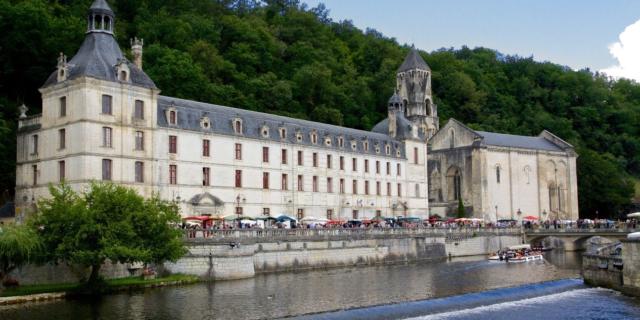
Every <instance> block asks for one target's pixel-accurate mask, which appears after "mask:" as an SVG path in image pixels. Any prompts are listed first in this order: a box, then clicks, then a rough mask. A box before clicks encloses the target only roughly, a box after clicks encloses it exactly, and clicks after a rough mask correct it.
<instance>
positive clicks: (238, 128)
mask: <svg viewBox="0 0 640 320" xmlns="http://www.w3.org/2000/svg"><path fill="white" fill-rule="evenodd" d="M233 130H234V131H235V133H236V134H242V121H241V120H240V119H236V120H234V121H233Z"/></svg>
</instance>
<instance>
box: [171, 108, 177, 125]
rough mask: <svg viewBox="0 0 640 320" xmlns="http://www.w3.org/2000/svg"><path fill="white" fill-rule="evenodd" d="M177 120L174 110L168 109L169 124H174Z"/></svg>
mask: <svg viewBox="0 0 640 320" xmlns="http://www.w3.org/2000/svg"><path fill="white" fill-rule="evenodd" d="M177 120H178V118H177V115H176V111H173V110H171V111H169V124H176V121H177Z"/></svg>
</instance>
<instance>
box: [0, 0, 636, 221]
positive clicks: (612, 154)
mask: <svg viewBox="0 0 640 320" xmlns="http://www.w3.org/2000/svg"><path fill="white" fill-rule="evenodd" d="M90 2H91V0H84V1H71V2H70V1H62V2H59V1H45V0H33V1H10V0H0V31H2V32H0V48H2V50H0V65H2V67H3V69H2V70H3V74H2V75H3V76H2V77H0V105H2V109H0V118H2V119H3V120H4V121H2V122H0V148H5V149H4V150H0V151H4V152H5V154H14V153H15V150H14V149H15V147H14V146H15V130H16V129H15V125H13V124H14V123H15V116H16V107H17V106H18V105H19V104H20V103H22V102H23V101H24V102H26V103H27V105H28V106H29V107H31V108H32V109H37V106H38V105H40V96H39V93H38V92H37V88H38V87H39V86H40V85H41V84H42V83H43V82H44V80H45V79H46V78H47V77H48V76H49V74H50V73H51V72H52V71H53V70H54V68H55V63H56V57H57V54H58V52H61V51H62V52H65V53H66V54H67V55H72V54H73V53H74V52H75V51H76V50H77V48H78V46H79V45H80V43H81V41H82V37H83V35H84V30H85V25H84V15H85V13H86V9H87V7H88V6H89V4H90ZM110 4H111V6H112V7H113V9H114V11H115V12H116V15H117V20H116V35H117V38H118V41H119V43H120V44H121V47H122V48H123V49H124V48H127V47H128V43H129V39H130V38H132V37H133V36H138V37H142V38H144V39H145V43H147V46H146V47H145V54H144V60H145V62H144V67H145V71H146V72H147V73H148V74H149V75H150V76H151V78H152V79H153V80H154V81H155V82H156V84H157V86H158V87H159V88H160V89H161V90H162V93H163V94H165V95H169V96H177V97H183V98H189V99H195V100H200V101H207V102H213V103H216V104H222V105H228V106H233V107H239V108H245V109H250V110H257V111H265V112H271V113H276V114H280V115H286V116H292V117H298V118H304V119H310V120H315V121H322V122H328V123H333V124H342V125H345V126H347V127H352V128H359V129H365V130H369V129H371V127H372V126H373V125H375V124H376V123H377V122H378V121H380V120H381V119H383V118H384V117H385V116H386V102H387V99H388V98H389V96H391V94H392V93H393V88H394V85H395V83H394V82H395V71H396V68H397V67H398V65H399V64H400V63H401V61H402V59H403V58H404V56H405V54H406V53H407V51H408V49H409V48H408V47H406V46H400V45H399V44H398V43H397V42H396V40H395V39H392V38H387V37H385V36H383V35H382V34H380V33H379V32H377V31H375V30H371V29H367V30H364V31H362V30H358V29H357V28H355V27H354V26H353V24H352V23H351V22H350V21H340V22H334V21H331V19H330V18H328V15H327V8H325V7H324V6H323V5H320V6H318V7H316V8H311V9H309V8H307V7H306V5H304V4H300V2H299V1H297V0H290V1H289V0H287V1H282V0H273V1H252V0H249V1H247V0H229V1H194V0H177V1H176V0H172V1H167V0H138V1H110ZM423 57H424V58H425V60H426V61H427V62H428V63H429V65H430V66H431V68H432V72H433V73H432V74H433V82H432V84H433V91H434V95H435V99H436V101H435V102H436V103H437V104H438V107H439V110H438V111H439V116H440V120H441V122H442V123H444V121H446V120H448V119H449V118H452V117H455V118H457V119H458V120H460V121H462V122H463V123H466V124H468V125H469V126H471V127H472V128H475V129H481V130H490V131H497V132H504V133H513V134H525V135H537V134H539V133H540V131H542V130H543V129H547V130H549V131H551V132H553V133H554V134H556V135H558V136H560V137H561V138H563V139H564V140H566V141H568V142H570V143H572V144H573V145H575V146H576V147H579V150H581V151H591V152H593V153H596V154H599V155H604V154H607V156H601V157H600V158H599V160H600V161H599V162H601V163H602V164H604V163H605V162H606V163H607V165H606V166H601V165H598V166H591V167H589V169H588V170H586V169H584V168H582V167H580V166H579V167H578V171H579V176H580V177H581V178H580V180H579V181H578V183H579V184H580V190H583V191H584V192H585V193H581V194H580V196H579V201H580V207H581V212H582V214H584V215H586V216H592V215H593V214H594V212H595V210H598V208H597V207H598V206H600V205H597V203H603V204H607V203H608V204H611V207H620V206H624V205H625V203H628V202H629V197H628V195H627V193H626V192H625V190H626V189H625V185H626V184H625V182H624V181H626V179H627V176H628V175H633V176H635V177H639V176H640V85H638V84H637V83H635V82H633V81H629V80H618V81H612V80H610V79H608V78H606V77H604V76H603V75H600V74H597V73H596V74H594V73H592V72H590V71H589V70H580V71H573V70H571V69H569V68H567V67H563V66H559V65H556V64H553V63H549V62H543V63H541V62H536V61H534V60H533V59H532V58H523V57H518V56H508V55H503V54H501V53H499V52H496V51H494V50H490V49H486V48H475V49H470V48H467V47H462V48H460V49H441V50H438V51H435V52H432V53H429V54H427V53H423ZM587 157H590V158H591V159H593V158H594V157H592V153H589V154H588V155H587ZM3 159H4V160H2V161H0V170H1V171H2V172H5V173H8V174H5V175H3V177H1V178H0V188H1V189H9V190H11V189H13V185H14V181H15V180H14V177H13V172H15V168H14V161H13V159H15V157H4V158H3ZM587 160H589V159H586V160H585V161H581V163H582V162H585V163H589V161H587ZM611 168H614V169H615V170H619V172H618V175H620V176H621V177H622V178H621V179H614V180H610V181H607V182H608V183H612V185H608V186H611V191H610V192H607V193H605V195H604V196H603V195H602V194H597V193H594V192H589V191H588V190H587V189H589V188H590V186H591V185H590V184H589V185H588V184H586V183H587V182H589V183H593V182H594V181H599V180H600V177H604V176H607V174H606V173H607V172H609V170H610V169H611ZM596 197H597V199H596ZM607 213H613V212H611V211H610V210H607ZM600 214H601V216H602V214H603V212H602V211H600Z"/></svg>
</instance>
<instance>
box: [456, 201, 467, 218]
mask: <svg viewBox="0 0 640 320" xmlns="http://www.w3.org/2000/svg"><path fill="white" fill-rule="evenodd" d="M466 214H467V213H466V211H465V209H464V204H462V198H459V199H458V211H457V214H456V217H457V218H464V216H465V215H466Z"/></svg>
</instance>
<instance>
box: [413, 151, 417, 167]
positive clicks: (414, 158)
mask: <svg viewBox="0 0 640 320" xmlns="http://www.w3.org/2000/svg"><path fill="white" fill-rule="evenodd" d="M413 163H415V164H418V148H417V147H416V148H413Z"/></svg>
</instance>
